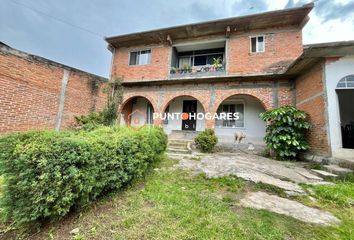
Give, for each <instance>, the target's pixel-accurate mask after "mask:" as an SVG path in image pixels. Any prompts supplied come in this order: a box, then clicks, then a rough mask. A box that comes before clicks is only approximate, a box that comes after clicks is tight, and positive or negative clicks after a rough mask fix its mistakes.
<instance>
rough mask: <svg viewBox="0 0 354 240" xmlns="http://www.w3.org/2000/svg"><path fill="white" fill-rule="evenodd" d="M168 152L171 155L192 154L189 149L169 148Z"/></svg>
mask: <svg viewBox="0 0 354 240" xmlns="http://www.w3.org/2000/svg"><path fill="white" fill-rule="evenodd" d="M167 151H168V152H170V153H184V154H190V153H192V151H191V150H189V149H182V148H167Z"/></svg>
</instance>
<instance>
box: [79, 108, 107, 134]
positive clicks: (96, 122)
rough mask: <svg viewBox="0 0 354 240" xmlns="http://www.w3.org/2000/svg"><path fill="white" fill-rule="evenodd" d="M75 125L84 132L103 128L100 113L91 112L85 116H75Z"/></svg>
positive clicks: (101, 114) (102, 117)
mask: <svg viewBox="0 0 354 240" xmlns="http://www.w3.org/2000/svg"><path fill="white" fill-rule="evenodd" d="M75 121H76V123H77V125H78V126H79V127H80V128H81V129H84V130H92V129H95V128H98V127H100V126H103V125H104V123H105V121H104V116H103V113H102V112H93V113H89V114H87V115H81V116H75Z"/></svg>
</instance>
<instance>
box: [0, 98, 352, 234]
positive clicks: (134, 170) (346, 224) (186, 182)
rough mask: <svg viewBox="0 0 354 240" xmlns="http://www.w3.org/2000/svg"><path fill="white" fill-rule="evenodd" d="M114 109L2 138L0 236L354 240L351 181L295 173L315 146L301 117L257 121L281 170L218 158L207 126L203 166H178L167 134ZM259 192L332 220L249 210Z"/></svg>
mask: <svg viewBox="0 0 354 240" xmlns="http://www.w3.org/2000/svg"><path fill="white" fill-rule="evenodd" d="M116 93H117V95H112V96H113V97H117V96H118V95H119V92H116ZM118 97H119V96H118ZM112 102H116V101H114V99H112V100H111V101H109V104H108V106H107V108H106V109H105V110H104V111H103V112H100V113H92V114H90V115H87V116H81V117H77V118H76V121H77V124H78V127H76V128H73V129H70V130H66V131H61V132H56V131H30V132H26V133H14V134H10V135H7V136H4V137H2V138H0V153H1V154H0V175H1V177H0V198H1V201H0V239H39V240H41V239H60V240H61V239H68V240H85V239H100V240H101V239H107V240H108V239H272V240H273V239H353V237H354V231H353V227H352V226H353V225H354V209H353V204H354V202H353V201H354V200H353V199H354V177H353V175H352V174H348V175H346V176H343V177H341V178H338V179H333V178H328V179H320V180H319V181H317V180H316V181H317V182H318V184H311V183H312V182H311V181H309V182H303V181H297V180H298V179H302V177H299V176H300V175H299V174H297V175H294V172H296V171H300V170H301V172H302V174H304V172H305V175H307V176H309V175H311V174H309V172H306V171H305V169H304V168H303V167H301V168H299V167H292V168H288V166H287V164H288V163H289V164H292V162H287V161H285V160H287V159H289V158H295V157H296V156H297V153H298V151H300V150H305V149H307V148H308V145H307V143H306V141H305V138H304V134H303V132H302V130H303V129H308V128H309V127H310V126H309V125H308V124H307V123H306V121H305V119H306V115H305V114H304V113H303V112H300V111H297V110H296V109H294V108H291V107H286V108H280V109H276V110H274V111H272V112H266V113H264V114H262V115H261V117H262V118H263V119H264V120H265V121H268V122H269V123H270V124H269V127H268V129H267V132H268V135H267V137H266V142H267V144H268V146H269V147H270V148H273V150H274V153H275V154H276V155H275V157H274V158H278V160H282V161H276V160H274V159H270V158H265V157H256V156H252V155H249V154H248V155H247V154H243V155H242V154H234V153H232V154H231V153H230V154H229V155H225V154H219V153H213V152H214V147H215V145H216V144H217V142H218V139H217V137H216V136H215V133H214V131H213V130H211V129H206V130H205V131H204V132H202V133H200V134H199V136H198V137H196V139H195V143H196V145H197V147H198V148H199V149H200V151H201V153H200V154H201V155H200V156H201V157H195V156H192V155H191V156H190V158H188V159H185V158H182V159H177V158H173V157H171V156H169V155H168V154H166V152H165V150H166V148H167V144H168V141H167V136H166V134H165V133H164V131H163V129H162V128H159V127H152V126H146V127H143V128H141V129H133V128H129V127H121V126H117V124H115V123H114V121H112V120H115V119H116V117H117V113H116V112H115V111H114V109H117V108H116V106H115V105H114V104H112ZM110 103H111V105H110ZM286 116H291V117H286ZM291 125H295V127H291ZM279 129H280V130H279ZM279 133H281V134H279ZM248 164H249V166H251V167H250V168H247V165H248ZM295 170H296V171H295ZM246 171H249V172H246ZM272 171H273V172H274V173H273V175H271V174H269V173H270V172H272ZM254 172H257V173H258V174H261V175H260V176H262V178H261V180H260V179H258V180H257V179H256V180H254V179H252V177H256V178H259V176H257V175H255V174H254ZM250 173H251V175H248V174H250ZM265 173H267V174H269V175H266V174H265ZM245 174H246V175H245ZM281 174H284V175H281ZM286 174H290V175H286ZM287 176H289V177H287ZM275 177H277V178H276V179H275ZM275 183H276V184H275ZM307 183H309V184H307ZM278 184H279V185H278ZM289 190H291V191H289ZM252 193H255V194H257V193H262V194H265V195H264V196H267V197H269V196H270V197H273V198H275V199H279V200H282V201H289V202H290V201H292V202H291V203H294V202H296V204H298V205H301V207H302V208H303V209H308V210H310V211H312V212H313V211H315V213H317V212H316V211H318V212H319V213H320V214H325V216H330V217H329V220H331V221H332V222H330V221H328V222H324V224H319V223H321V221H319V223H317V222H316V219H315V221H314V222H312V223H311V222H308V221H306V220H307V219H303V220H301V218H300V220H299V218H297V217H296V214H295V217H292V216H291V215H290V216H289V215H287V214H282V213H279V212H276V211H275V212H274V211H270V210H269V211H268V210H267V209H260V208H258V209H257V208H254V207H248V206H247V201H248V200H246V205H245V199H247V196H249V194H252ZM290 193H291V194H290ZM262 201H263V202H267V200H265V199H263V200H262ZM275 205H277V204H275ZM298 205H297V206H298ZM285 207H286V208H288V206H285ZM295 212H298V210H297V209H296V208H295ZM313 215H314V214H312V216H311V217H313ZM321 217H322V216H318V218H319V219H320V218H321Z"/></svg>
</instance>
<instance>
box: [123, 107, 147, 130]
mask: <svg viewBox="0 0 354 240" xmlns="http://www.w3.org/2000/svg"><path fill="white" fill-rule="evenodd" d="M127 125H128V126H130V127H131V128H133V129H135V130H139V129H141V128H143V127H144V126H145V125H146V114H145V113H144V112H143V111H141V110H139V109H136V110H134V111H133V112H131V113H130V114H129V115H128V124H127Z"/></svg>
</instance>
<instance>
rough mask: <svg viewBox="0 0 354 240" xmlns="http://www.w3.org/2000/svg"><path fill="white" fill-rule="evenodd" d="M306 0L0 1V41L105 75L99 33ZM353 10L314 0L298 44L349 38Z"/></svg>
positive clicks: (338, 2) (350, 3)
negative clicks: (308, 19) (300, 41)
mask: <svg viewBox="0 0 354 240" xmlns="http://www.w3.org/2000/svg"><path fill="white" fill-rule="evenodd" d="M308 2H310V1H306V0H219V1H218V0H168V1H167V0H150V1H143V0H60V1H58V0H56V1H54V0H0V6H1V7H0V41H2V42H4V43H6V44H8V45H10V46H11V47H14V48H17V49H19V50H22V51H26V52H29V53H32V54H35V55H39V56H42V57H45V58H48V59H51V60H54V61H57V62H60V63H64V64H66V65H69V66H72V67H76V68H79V69H82V70H84V71H88V72H90V73H94V74H97V75H101V76H105V77H106V76H108V75H109V68H110V61H111V53H110V52H109V51H108V50H107V48H106V47H107V44H106V42H105V41H104V39H103V37H104V36H113V35H119V34H125V33H130V32H137V31H143V30H149V29H154V28H161V27H168V26H173V25H180V24H187V23H193V22H199V21H206V20H212V19H218V18H225V17H231V16H240V15H247V14H254V13H258V12H264V11H270V10H276V9H284V8H289V7H296V6H301V5H302V4H305V3H308ZM21 4H22V5H26V6H28V7H30V8H33V9H36V10H37V11H33V10H31V9H29V8H27V7H24V6H21ZM38 11H40V12H43V13H45V14H46V15H45V14H42V13H39V12H38ZM353 13H354V0H317V1H315V9H314V10H313V11H312V12H311V14H310V17H311V20H310V22H309V23H308V24H307V25H306V27H305V29H304V34H303V41H304V44H308V43H318V42H330V41H342V40H354V14H353ZM47 15H50V16H52V17H48V16H47ZM55 18H57V19H60V20H62V21H64V22H67V23H69V24H65V23H63V22H62V21H57V20H56V19H55ZM72 25H75V26H79V27H81V28H84V29H87V30H89V31H90V32H92V33H90V32H87V31H84V30H82V29H80V28H78V27H73V26H72Z"/></svg>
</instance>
